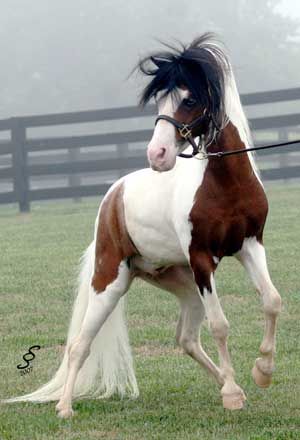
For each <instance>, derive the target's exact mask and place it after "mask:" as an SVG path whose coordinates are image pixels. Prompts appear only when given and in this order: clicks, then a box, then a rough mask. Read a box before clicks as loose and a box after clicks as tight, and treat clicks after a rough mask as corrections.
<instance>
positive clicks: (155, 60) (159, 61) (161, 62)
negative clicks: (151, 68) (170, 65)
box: [150, 55, 167, 69]
mask: <svg viewBox="0 0 300 440" xmlns="http://www.w3.org/2000/svg"><path fill="white" fill-rule="evenodd" d="M150 60H151V61H152V63H153V64H155V66H156V67H158V68H159V69H160V68H161V67H162V66H163V65H165V64H166V62H167V61H166V60H164V59H162V58H159V57H155V56H153V55H152V56H150Z"/></svg>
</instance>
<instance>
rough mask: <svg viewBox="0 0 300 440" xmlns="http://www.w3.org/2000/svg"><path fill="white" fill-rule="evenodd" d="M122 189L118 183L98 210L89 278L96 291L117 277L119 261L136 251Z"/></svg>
mask: <svg viewBox="0 0 300 440" xmlns="http://www.w3.org/2000/svg"><path fill="white" fill-rule="evenodd" d="M123 192H124V186H123V183H121V184H120V185H118V186H117V187H116V188H114V189H113V190H112V191H111V192H110V193H109V194H108V195H107V196H106V197H105V199H104V201H103V203H102V206H101V209H100V214H99V222H98V231H97V237H96V252H95V270H94V276H93V279H92V286H93V288H94V289H95V291H96V292H97V293H101V292H103V291H104V290H105V289H106V286H108V284H110V283H112V282H113V281H114V280H115V279H116V278H117V276H118V270H119V266H120V263H121V261H123V260H126V259H128V258H129V257H131V256H133V255H135V254H137V250H136V248H135V247H134V245H133V243H132V241H131V239H130V237H129V234H128V232H127V229H126V224H125V213H124V205H123Z"/></svg>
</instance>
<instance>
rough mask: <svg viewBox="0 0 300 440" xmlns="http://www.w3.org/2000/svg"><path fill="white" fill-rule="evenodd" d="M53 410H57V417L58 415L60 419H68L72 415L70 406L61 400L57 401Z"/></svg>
mask: <svg viewBox="0 0 300 440" xmlns="http://www.w3.org/2000/svg"><path fill="white" fill-rule="evenodd" d="M55 410H56V411H57V415H58V417H60V418H61V419H68V418H70V417H72V416H73V415H74V411H73V410H72V407H71V406H68V405H66V404H64V403H63V402H58V404H57V405H56V407H55Z"/></svg>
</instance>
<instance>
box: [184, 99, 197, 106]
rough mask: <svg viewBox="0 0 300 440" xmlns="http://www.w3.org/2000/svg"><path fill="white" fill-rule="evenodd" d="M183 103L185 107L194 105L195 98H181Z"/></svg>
mask: <svg viewBox="0 0 300 440" xmlns="http://www.w3.org/2000/svg"><path fill="white" fill-rule="evenodd" d="M183 104H184V105H185V106H186V107H189V108H191V107H194V105H196V99H194V98H185V99H184V100H183Z"/></svg>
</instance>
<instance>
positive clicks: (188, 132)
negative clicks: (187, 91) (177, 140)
mask: <svg viewBox="0 0 300 440" xmlns="http://www.w3.org/2000/svg"><path fill="white" fill-rule="evenodd" d="M161 119H163V120H165V121H168V122H170V124H172V125H174V127H175V128H176V129H177V131H178V133H179V134H180V136H181V137H182V138H183V139H184V140H186V141H188V142H189V143H190V144H191V146H192V147H193V153H192V154H191V155H190V154H184V153H181V154H179V156H181V157H186V158H189V157H193V156H196V154H198V153H199V152H200V150H201V149H202V147H203V144H204V142H203V134H201V135H200V136H199V143H198V145H197V144H196V142H195V139H194V137H193V133H192V130H193V129H194V128H196V127H197V126H198V125H201V123H203V122H204V121H207V114H206V113H205V112H204V114H202V115H201V116H199V117H198V118H196V119H194V120H193V121H192V122H191V123H190V124H185V123H184V122H179V121H177V120H176V119H174V118H171V117H170V116H167V115H159V116H157V118H156V120H155V125H156V124H157V123H158V121H159V120H161Z"/></svg>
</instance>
